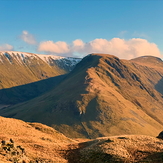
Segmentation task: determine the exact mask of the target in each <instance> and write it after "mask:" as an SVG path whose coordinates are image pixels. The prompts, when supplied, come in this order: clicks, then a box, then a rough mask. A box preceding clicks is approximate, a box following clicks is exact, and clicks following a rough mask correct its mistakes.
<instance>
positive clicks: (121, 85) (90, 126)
mask: <svg viewBox="0 0 163 163" xmlns="http://www.w3.org/2000/svg"><path fill="white" fill-rule="evenodd" d="M149 60H151V61H150V62H152V63H153V64H147V65H143V64H142V62H141V61H140V62H139V63H138V61H135V60H131V61H127V60H120V59H118V58H117V57H115V56H112V55H104V54H91V55H88V56H86V57H85V58H84V59H83V60H82V61H81V62H80V63H79V64H77V66H76V67H75V69H74V70H73V71H72V72H71V73H70V74H68V76H67V77H66V78H65V79H64V80H63V81H62V82H61V83H60V84H59V85H58V86H57V87H56V88H55V89H53V90H51V91H50V92H48V93H46V94H44V95H42V96H40V97H38V98H35V99H33V100H30V101H29V102H26V103H23V104H20V105H16V106H14V107H11V108H6V109H3V110H0V114H1V115H3V116H6V117H14V118H19V119H23V120H25V121H31V122H35V121H36V122H42V123H44V124H47V125H50V126H53V127H54V128H55V129H57V130H59V131H60V132H62V133H64V134H65V135H67V136H70V137H87V138H95V137H99V136H109V135H121V134H145V135H153V136H156V135H157V134H158V133H159V132H160V131H161V130H162V128H163V122H162V117H163V110H162V108H163V101H162V96H163V95H162V94H161V93H160V92H158V91H157V90H156V86H157V83H158V82H159V81H160V80H161V79H162V76H163V62H162V61H161V60H159V64H158V63H156V64H155V61H156V58H155V57H150V56H149V57H148V58H146V61H147V62H149ZM157 61H158V60H157ZM161 88H162V85H159V89H161Z"/></svg>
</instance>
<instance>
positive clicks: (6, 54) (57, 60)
mask: <svg viewBox="0 0 163 163" xmlns="http://www.w3.org/2000/svg"><path fill="white" fill-rule="evenodd" d="M4 59H6V60H7V61H8V62H9V63H10V64H13V62H14V60H15V61H16V62H17V63H18V64H23V65H29V64H32V62H33V61H34V60H35V61H37V63H38V64H41V62H44V63H47V64H48V65H49V66H58V67H60V68H63V69H64V70H66V71H71V70H72V69H73V67H74V66H75V65H76V64H77V63H78V62H79V61H80V60H81V59H80V58H72V57H61V56H54V55H42V54H33V53H26V52H16V51H1V52H0V63H1V64H3V62H4Z"/></svg>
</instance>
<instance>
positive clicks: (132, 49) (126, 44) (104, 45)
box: [79, 38, 161, 59]
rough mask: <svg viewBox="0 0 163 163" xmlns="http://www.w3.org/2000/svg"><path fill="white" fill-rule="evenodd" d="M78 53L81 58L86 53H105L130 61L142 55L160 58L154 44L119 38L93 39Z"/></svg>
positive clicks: (135, 39)
mask: <svg viewBox="0 0 163 163" xmlns="http://www.w3.org/2000/svg"><path fill="white" fill-rule="evenodd" d="M79 52H80V53H81V56H84V55H86V54H88V53H107V54H112V55H115V56H117V57H119V58H123V59H131V58H135V57H139V56H144V55H152V56H157V57H160V56H161V54H160V51H159V49H158V47H157V45H156V44H154V43H150V42H148V41H147V40H145V39H140V38H133V39H130V40H124V39H120V38H113V39H111V40H106V39H95V40H93V41H90V42H88V43H86V44H85V46H84V47H83V48H82V49H80V51H79Z"/></svg>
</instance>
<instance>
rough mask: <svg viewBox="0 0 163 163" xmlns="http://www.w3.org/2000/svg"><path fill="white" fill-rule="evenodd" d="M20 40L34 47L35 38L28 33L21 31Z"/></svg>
mask: <svg viewBox="0 0 163 163" xmlns="http://www.w3.org/2000/svg"><path fill="white" fill-rule="evenodd" d="M20 39H22V40H23V41H24V42H26V43H27V44H30V45H35V44H36V43H37V42H36V39H35V37H34V36H33V35H32V34H30V33H29V32H28V31H23V32H22V34H21V35H20Z"/></svg>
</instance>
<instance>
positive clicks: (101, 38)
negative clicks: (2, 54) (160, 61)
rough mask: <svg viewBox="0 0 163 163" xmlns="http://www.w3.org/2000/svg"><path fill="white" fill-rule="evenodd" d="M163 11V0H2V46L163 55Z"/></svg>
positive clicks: (77, 53)
mask: <svg viewBox="0 0 163 163" xmlns="http://www.w3.org/2000/svg"><path fill="white" fill-rule="evenodd" d="M162 17H163V1H162V0H60V1H59V0H58V1H57V0H35V1H34V0H12V1H11V0H0V22H1V24H0V50H15V51H26V52H34V53H42V54H51V53H52V54H55V55H63V56H79V57H82V56H84V55H86V54H87V53H91V52H103V53H111V54H113V55H117V56H118V57H120V58H133V57H137V56H140V55H155V56H161V57H162V54H163V18H162ZM140 49H143V50H142V52H140Z"/></svg>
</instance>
